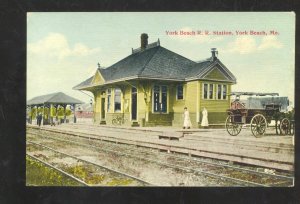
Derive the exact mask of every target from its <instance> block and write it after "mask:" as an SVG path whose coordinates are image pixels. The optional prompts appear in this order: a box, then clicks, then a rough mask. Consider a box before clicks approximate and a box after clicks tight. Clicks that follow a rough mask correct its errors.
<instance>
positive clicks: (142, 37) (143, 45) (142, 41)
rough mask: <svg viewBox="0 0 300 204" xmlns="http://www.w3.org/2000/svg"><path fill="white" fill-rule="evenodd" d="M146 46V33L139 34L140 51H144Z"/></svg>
mask: <svg viewBox="0 0 300 204" xmlns="http://www.w3.org/2000/svg"><path fill="white" fill-rule="evenodd" d="M147 45H148V35H147V33H142V34H141V49H142V50H144V49H146V47H147Z"/></svg>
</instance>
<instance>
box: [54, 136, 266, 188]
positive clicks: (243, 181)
mask: <svg viewBox="0 0 300 204" xmlns="http://www.w3.org/2000/svg"><path fill="white" fill-rule="evenodd" d="M54 140H55V139H54ZM66 142H69V143H74V144H77V145H79V146H86V147H93V148H95V149H98V150H101V151H108V152H113V153H116V154H119V155H125V156H129V157H134V158H138V159H142V160H145V161H149V162H153V163H157V164H159V165H162V166H167V167H170V168H176V169H181V170H184V171H187V172H196V173H200V174H205V175H208V176H211V177H213V178H216V177H217V178H220V179H225V180H230V181H233V182H235V183H239V184H243V185H245V184H251V185H254V186H263V187H270V186H269V185H265V184H260V183H255V182H251V181H245V180H241V179H237V178H232V177H228V176H222V175H219V174H214V173H210V172H207V171H202V170H198V169H191V168H187V167H183V166H179V165H173V164H166V163H164V162H161V161H157V160H153V159H147V158H145V157H138V156H134V155H131V154H127V153H122V152H119V151H115V150H111V149H104V148H99V147H97V146H94V145H83V144H81V143H77V142H74V141H66Z"/></svg>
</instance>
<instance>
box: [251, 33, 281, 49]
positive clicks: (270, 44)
mask: <svg viewBox="0 0 300 204" xmlns="http://www.w3.org/2000/svg"><path fill="white" fill-rule="evenodd" d="M281 47H282V43H281V42H279V41H278V39H277V38H276V36H274V35H268V36H265V37H264V38H263V39H262V41H261V44H260V45H259V46H258V48H257V49H258V50H266V49H269V48H281Z"/></svg>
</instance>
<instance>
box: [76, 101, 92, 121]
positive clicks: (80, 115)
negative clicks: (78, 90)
mask: <svg viewBox="0 0 300 204" xmlns="http://www.w3.org/2000/svg"><path fill="white" fill-rule="evenodd" d="M75 115H76V119H77V122H78V123H80V122H92V121H93V117H94V112H93V107H92V105H91V104H90V103H84V104H80V105H78V106H76V110H75Z"/></svg>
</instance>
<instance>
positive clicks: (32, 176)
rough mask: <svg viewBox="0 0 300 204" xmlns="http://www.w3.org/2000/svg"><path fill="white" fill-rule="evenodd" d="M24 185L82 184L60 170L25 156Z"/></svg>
mask: <svg viewBox="0 0 300 204" xmlns="http://www.w3.org/2000/svg"><path fill="white" fill-rule="evenodd" d="M26 185H28V186H30V185H37V186H82V184H80V183H78V182H76V181H74V180H72V179H70V178H68V177H66V176H65V175H63V174H61V173H60V172H58V171H56V170H54V169H52V168H49V167H47V166H45V165H44V164H42V163H40V162H38V161H35V160H33V159H31V158H30V157H27V156H26Z"/></svg>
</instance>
